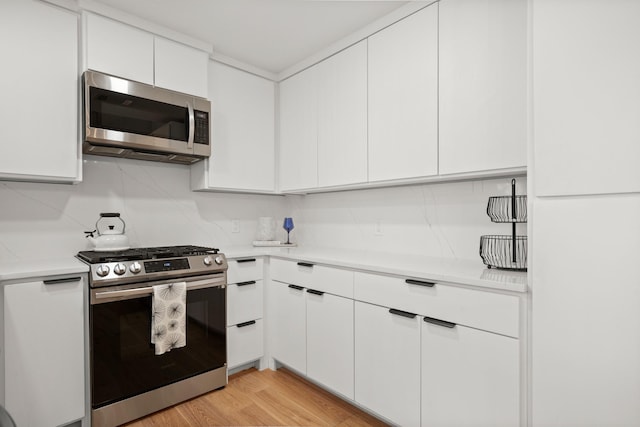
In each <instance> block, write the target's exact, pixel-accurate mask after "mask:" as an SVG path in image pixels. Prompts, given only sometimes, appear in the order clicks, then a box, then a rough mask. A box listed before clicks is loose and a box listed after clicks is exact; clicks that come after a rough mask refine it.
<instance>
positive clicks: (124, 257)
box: [78, 245, 219, 264]
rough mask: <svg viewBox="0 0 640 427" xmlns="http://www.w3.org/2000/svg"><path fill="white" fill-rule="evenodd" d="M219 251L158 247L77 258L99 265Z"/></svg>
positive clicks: (84, 253) (85, 253)
mask: <svg viewBox="0 0 640 427" xmlns="http://www.w3.org/2000/svg"><path fill="white" fill-rule="evenodd" d="M218 252H219V249H217V248H209V247H204V246H192V245H183V246H158V247H151V248H134V249H127V250H124V251H81V252H78V258H80V259H81V260H83V261H85V262H87V263H89V264H99V263H105V262H117V261H139V260H144V259H163V258H176V257H181V256H193V255H211V254H217V253H218Z"/></svg>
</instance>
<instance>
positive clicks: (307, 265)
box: [298, 262, 313, 267]
mask: <svg viewBox="0 0 640 427" xmlns="http://www.w3.org/2000/svg"><path fill="white" fill-rule="evenodd" d="M298 265H299V266H300V267H313V264H311V263H309V262H299V263H298Z"/></svg>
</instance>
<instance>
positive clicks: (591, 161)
mask: <svg viewBox="0 0 640 427" xmlns="http://www.w3.org/2000/svg"><path fill="white" fill-rule="evenodd" d="M533 14H534V20H533V90H534V94H533V96H534V100H535V102H534V159H535V161H534V165H535V174H534V179H535V190H536V194H537V195H538V196H556V195H574V194H604V193H626V192H638V191H640V166H639V163H640V125H639V123H640V121H639V120H638V118H639V117H640V56H639V55H638V54H637V52H638V42H639V40H640V25H638V18H639V17H640V2H637V1H625V0H616V1H608V2H605V3H602V2H597V1H580V2H566V1H534V2H533Z"/></svg>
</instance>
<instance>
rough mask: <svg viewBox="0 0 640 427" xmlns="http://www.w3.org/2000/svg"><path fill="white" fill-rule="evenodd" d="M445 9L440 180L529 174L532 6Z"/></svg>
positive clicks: (478, 4) (450, 5) (448, 2)
mask: <svg viewBox="0 0 640 427" xmlns="http://www.w3.org/2000/svg"><path fill="white" fill-rule="evenodd" d="M439 8H440V25H439V38H440V46H439V49H440V50H439V54H440V62H439V78H440V104H439V114H440V129H439V131H440V152H439V156H440V174H443V175H446V174H453V173H468V172H478V171H486V170H495V169H505V168H524V167H525V166H526V160H527V150H526V146H527V145H526V144H527V22H528V20H527V0H442V1H440V2H439Z"/></svg>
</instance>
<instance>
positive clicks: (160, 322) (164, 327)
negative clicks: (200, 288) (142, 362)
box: [151, 282, 187, 355]
mask: <svg viewBox="0 0 640 427" xmlns="http://www.w3.org/2000/svg"><path fill="white" fill-rule="evenodd" d="M186 321H187V284H186V283H185V282H178V283H168V284H165V285H155V286H153V297H152V303H151V344H154V345H155V347H156V355H161V354H164V353H166V352H168V351H171V350H173V349H174V348H180V347H184V346H186V345H187V328H186Z"/></svg>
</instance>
